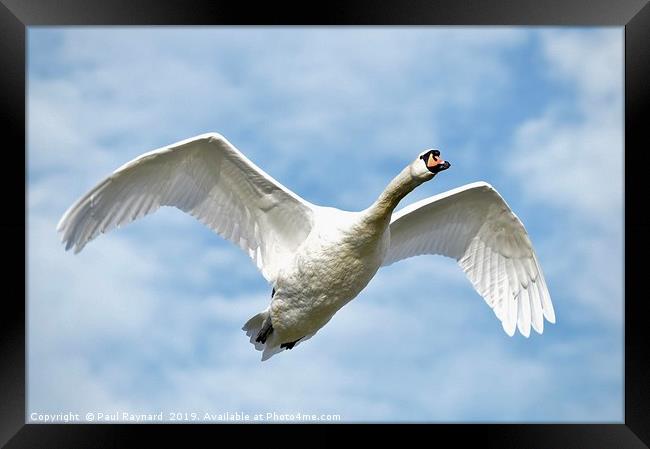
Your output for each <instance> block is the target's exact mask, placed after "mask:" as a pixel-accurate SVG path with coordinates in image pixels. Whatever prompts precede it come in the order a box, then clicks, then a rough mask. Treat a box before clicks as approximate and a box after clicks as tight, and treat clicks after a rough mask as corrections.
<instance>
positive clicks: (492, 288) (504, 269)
mask: <svg viewBox="0 0 650 449" xmlns="http://www.w3.org/2000/svg"><path fill="white" fill-rule="evenodd" d="M449 166H450V164H449V162H445V161H444V160H442V159H441V158H440V152H439V151H438V150H433V149H431V150H427V151H424V152H423V153H421V154H420V155H418V157H417V158H416V159H415V160H414V161H413V162H412V163H410V164H409V165H408V166H407V167H406V168H405V169H404V170H402V172H401V173H400V174H399V175H397V177H395V178H394V179H393V180H392V181H391V182H390V183H389V184H388V186H387V187H386V189H385V190H384V191H383V192H382V193H381V194H380V196H379V198H378V199H377V200H376V201H375V202H374V203H373V204H372V205H371V206H370V207H368V208H367V209H365V210H363V211H360V212H348V211H342V210H339V209H335V208H331V207H322V206H317V205H315V204H312V203H310V202H308V201H306V200H304V199H302V198H301V197H299V196H298V195H296V194H295V193H293V192H292V191H290V190H289V189H287V188H286V187H284V186H283V185H282V184H280V183H279V182H278V181H276V180H275V179H273V178H272V177H271V176H269V175H268V174H267V173H265V172H264V171H263V170H262V169H260V168H259V167H257V166H256V165H255V164H254V163H253V162H251V161H250V160H249V159H248V158H246V156H244V155H243V154H242V153H241V152H240V151H239V150H237V148H235V147H234V146H233V145H232V144H231V143H230V142H228V140H226V139H225V138H224V137H223V136H221V135H219V134H216V133H208V134H202V135H200V136H196V137H193V138H190V139H186V140H183V141H181V142H178V143H175V144H172V145H169V146H166V147H163V148H160V149H157V150H154V151H151V152H149V153H145V154H143V155H141V156H139V157H138V158H136V159H134V160H133V161H131V162H128V163H127V164H125V165H123V166H122V167H120V168H118V169H117V170H116V171H114V172H113V173H112V174H111V175H110V176H109V177H108V178H106V179H105V180H103V181H102V182H100V183H99V184H98V185H97V186H96V187H95V188H93V189H92V190H91V191H90V192H88V193H87V194H86V195H84V196H83V197H82V198H80V199H79V200H78V201H77V202H76V203H74V204H73V205H72V206H71V207H70V208H69V209H68V211H67V212H66V213H65V214H64V215H63V217H62V218H61V220H60V222H59V224H58V226H57V230H58V231H59V232H61V234H62V241H63V242H64V243H65V247H66V249H70V248H73V249H74V251H75V253H76V252H79V251H81V250H82V249H83V248H84V246H85V245H86V244H87V243H88V242H89V241H91V240H92V239H94V238H95V237H97V236H98V235H99V234H101V233H105V232H107V231H109V230H111V229H113V228H114V227H119V226H121V225H124V224H126V223H130V222H131V221H133V220H136V219H138V218H140V217H143V216H144V215H147V214H150V213H152V212H155V211H156V210H157V209H158V208H159V207H160V206H174V207H177V208H178V209H180V210H182V211H184V212H187V213H189V214H191V215H192V216H194V217H196V218H197V219H198V220H199V221H201V222H202V223H203V224H205V225H206V226H208V227H209V228H210V229H212V230H213V231H215V232H216V233H217V234H219V235H220V236H222V237H223V238H226V239H228V240H230V241H232V242H233V243H235V244H236V245H237V246H239V247H240V248H241V249H242V250H244V251H245V252H246V254H248V255H249V256H250V257H251V259H253V261H254V263H255V264H256V266H257V267H258V269H259V270H260V272H261V273H262V275H263V276H264V277H265V279H266V280H267V281H268V282H269V283H270V284H271V286H272V288H273V292H272V295H271V303H270V305H269V307H268V308H267V309H265V310H264V311H262V312H260V313H258V314H257V315H255V316H253V317H252V318H251V319H250V320H249V321H248V322H247V323H246V324H245V325H244V327H243V330H244V331H246V334H247V336H249V337H250V341H251V343H253V344H254V345H255V348H256V349H258V350H260V351H263V354H262V360H266V359H268V358H269V357H271V356H272V355H274V354H276V353H278V352H280V351H283V350H285V349H292V348H293V347H294V346H295V345H297V344H299V343H302V342H304V341H305V340H307V339H309V338H311V337H312V336H313V335H314V334H315V333H316V332H317V331H318V330H319V329H320V328H321V327H323V326H324V325H325V324H326V323H327V322H328V321H329V320H330V319H331V318H332V317H333V316H334V314H335V313H336V312H337V311H338V310H339V309H340V308H341V307H343V306H344V305H345V304H347V303H348V302H349V301H351V300H352V299H354V298H355V297H356V296H357V295H358V294H359V293H360V292H361V290H363V289H364V288H365V287H366V285H367V284H368V282H370V280H371V279H372V278H373V276H374V275H375V273H376V272H377V270H378V269H379V268H380V267H381V266H386V265H390V264H392V263H394V262H397V261H399V260H402V259H406V258H408V257H413V256H417V255H421V254H440V255H443V256H447V257H451V258H454V259H456V260H457V261H458V264H459V265H460V267H461V268H462V269H463V271H464V272H465V273H466V275H467V277H468V278H469V280H470V281H471V283H472V285H473V286H474V288H475V289H476V291H477V292H478V293H479V294H480V295H481V296H482V297H483V299H484V300H485V302H486V303H487V304H488V305H489V306H490V307H491V308H492V309H493V311H494V313H495V315H496V316H497V317H498V318H499V320H500V321H501V324H502V326H503V329H504V330H505V332H506V333H507V334H508V335H511V336H512V335H513V334H514V332H515V329H516V328H518V329H519V331H520V332H521V333H522V334H523V335H524V336H526V337H528V336H529V335H530V328H531V326H532V328H533V329H535V330H536V331H537V332H538V333H540V334H541V333H542V332H543V328H544V319H546V320H547V321H549V322H551V323H554V322H555V313H554V311H553V305H552V303H551V298H550V295H549V292H548V288H547V286H546V282H545V280H544V275H543V273H542V269H541V267H540V265H539V261H538V260H537V257H536V256H535V251H534V250H533V246H532V244H531V242H530V239H529V237H528V234H527V232H526V229H525V228H524V225H523V224H522V223H521V221H520V220H519V218H517V216H516V215H515V214H514V213H513V212H512V210H511V209H510V207H509V206H508V205H507V204H506V202H505V201H504V200H503V198H501V196H500V195H499V193H498V192H497V191H496V190H495V189H494V188H492V186H490V185H489V184H487V183H484V182H477V183H473V184H468V185H465V186H462V187H459V188H456V189H453V190H450V191H448V192H445V193H442V194H440V195H436V196H433V197H430V198H427V199H424V200H422V201H419V202H417V203H415V204H412V205H410V206H408V207H406V208H404V209H402V210H400V211H398V212H394V210H395V207H396V206H397V204H398V203H399V202H400V200H401V199H402V198H404V196H406V195H407V194H408V193H409V192H411V191H412V190H413V189H415V188H416V187H417V186H418V185H420V184H422V183H423V182H426V181H429V180H431V179H433V178H434V177H435V176H436V175H437V174H438V173H439V172H440V171H443V170H445V169H447V168H449Z"/></svg>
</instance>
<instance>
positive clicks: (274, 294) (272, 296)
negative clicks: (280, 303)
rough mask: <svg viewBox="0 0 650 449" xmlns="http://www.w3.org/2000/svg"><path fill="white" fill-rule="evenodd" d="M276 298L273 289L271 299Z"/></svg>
mask: <svg viewBox="0 0 650 449" xmlns="http://www.w3.org/2000/svg"><path fill="white" fill-rule="evenodd" d="M274 296H275V289H273V291H272V292H271V298H273V297H274Z"/></svg>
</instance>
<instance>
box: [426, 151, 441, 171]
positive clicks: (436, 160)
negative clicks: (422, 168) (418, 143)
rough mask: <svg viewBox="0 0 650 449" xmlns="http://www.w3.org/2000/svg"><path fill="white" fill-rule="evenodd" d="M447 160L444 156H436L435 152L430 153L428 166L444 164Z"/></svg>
mask: <svg viewBox="0 0 650 449" xmlns="http://www.w3.org/2000/svg"><path fill="white" fill-rule="evenodd" d="M444 163H445V161H443V160H442V158H439V157H436V156H434V155H433V153H429V159H427V167H428V168H434V167H435V166H436V165H443V164H444Z"/></svg>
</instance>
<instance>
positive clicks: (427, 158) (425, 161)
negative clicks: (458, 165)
mask: <svg viewBox="0 0 650 449" xmlns="http://www.w3.org/2000/svg"><path fill="white" fill-rule="evenodd" d="M450 166H451V164H450V163H449V162H447V161H445V160H443V159H442V158H441V157H440V150H436V149H433V148H430V149H428V150H424V151H423V152H422V153H420V154H419V155H418V158H417V159H416V160H415V161H413V163H412V164H411V175H413V177H414V178H417V179H420V180H422V181H429V180H430V179H433V177H434V176H435V175H436V174H438V173H439V172H441V171H443V170H447V169H448V168H449V167H450Z"/></svg>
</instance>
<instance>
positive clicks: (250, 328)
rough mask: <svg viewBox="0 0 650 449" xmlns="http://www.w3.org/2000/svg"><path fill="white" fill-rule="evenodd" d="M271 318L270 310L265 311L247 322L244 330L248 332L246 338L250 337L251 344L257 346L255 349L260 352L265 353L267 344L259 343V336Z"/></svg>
mask: <svg viewBox="0 0 650 449" xmlns="http://www.w3.org/2000/svg"><path fill="white" fill-rule="evenodd" d="M267 318H269V309H266V310H264V311H263V312H260V313H258V314H257V315H255V316H254V317H253V318H251V319H250V320H248V321H246V324H244V327H242V330H243V331H244V332H246V336H247V337H250V342H251V343H252V344H253V345H254V346H255V349H257V350H258V351H263V350H264V347H265V343H262V342H260V341H257V336H258V335H259V334H260V332H261V331H262V327H263V326H264V323H265V322H266V321H267Z"/></svg>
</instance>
